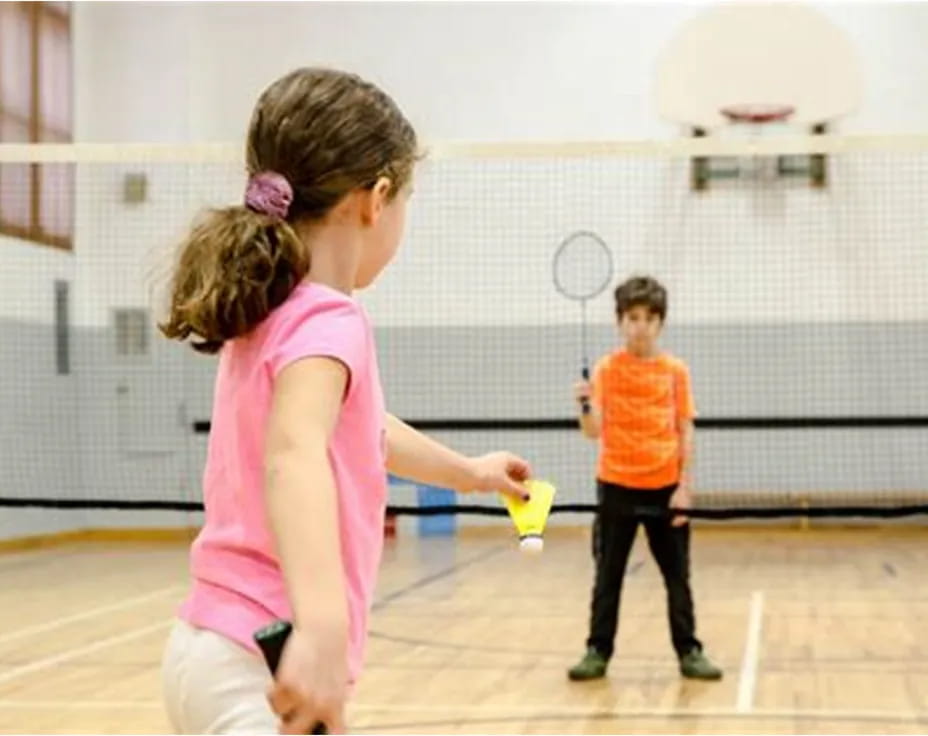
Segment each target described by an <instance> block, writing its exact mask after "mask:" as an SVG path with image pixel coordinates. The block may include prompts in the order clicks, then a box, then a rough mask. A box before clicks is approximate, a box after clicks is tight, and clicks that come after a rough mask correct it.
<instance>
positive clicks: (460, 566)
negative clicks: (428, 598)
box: [371, 545, 509, 611]
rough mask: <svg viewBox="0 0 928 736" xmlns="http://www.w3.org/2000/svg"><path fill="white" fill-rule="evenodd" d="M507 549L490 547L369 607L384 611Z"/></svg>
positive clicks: (404, 587) (414, 582)
mask: <svg viewBox="0 0 928 736" xmlns="http://www.w3.org/2000/svg"><path fill="white" fill-rule="evenodd" d="M508 548H509V546H508V545H501V546H497V547H491V548H490V549H488V550H485V551H483V552H481V553H480V554H479V555H474V556H473V557H469V558H467V559H466V560H461V561H460V562H455V563H454V564H453V565H449V566H448V567H445V568H442V569H441V570H438V571H437V572H434V573H432V574H430V575H426V576H425V577H424V578H419V579H418V580H414V581H413V582H412V583H409V584H408V585H405V586H403V587H402V588H399V589H398V590H394V591H393V592H392V593H387V594H386V595H384V596H383V597H381V598H379V599H378V600H376V601H374V605H373V606H372V607H371V610H373V611H380V610H381V609H384V608H386V607H387V606H389V605H390V604H391V603H393V601H395V600H398V599H400V598H403V597H404V596H406V595H408V594H409V593H413V592H415V591H417V590H419V589H420V588H424V587H425V586H427V585H431V584H432V583H437V582H438V581H439V580H443V579H444V578H447V577H449V576H451V575H453V574H454V573H456V572H459V571H461V570H463V569H464V568H466V567H470V566H472V565H476V564H478V563H480V562H483V561H484V560H487V559H489V558H490V557H495V556H496V555H499V554H502V553H503V552H504V551H506V550H507V549H508Z"/></svg>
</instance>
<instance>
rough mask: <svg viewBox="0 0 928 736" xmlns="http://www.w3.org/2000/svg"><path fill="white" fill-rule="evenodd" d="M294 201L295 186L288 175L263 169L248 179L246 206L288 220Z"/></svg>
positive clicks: (254, 210) (260, 212)
mask: <svg viewBox="0 0 928 736" xmlns="http://www.w3.org/2000/svg"><path fill="white" fill-rule="evenodd" d="M292 202H293V187H291V186H290V182H288V181H287V179H286V177H284V176H281V175H280V174H275V173H274V172H273V171H262V172H261V173H259V174H255V175H254V176H252V177H251V178H250V179H249V180H248V186H247V187H246V189H245V206H246V207H247V208H248V209H250V210H252V211H253V212H257V213H259V214H262V215H267V216H268V217H274V218H277V219H278V220H286V219H287V213H288V212H289V211H290V204H291V203H292Z"/></svg>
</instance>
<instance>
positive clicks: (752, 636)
mask: <svg viewBox="0 0 928 736" xmlns="http://www.w3.org/2000/svg"><path fill="white" fill-rule="evenodd" d="M763 620H764V593H763V591H760V590H755V591H754V592H753V593H752V594H751V607H750V610H749V611H748V635H747V639H746V641H745V643H744V657H743V658H742V660H741V676H740V677H739V679H738V699H737V701H736V702H735V709H736V710H737V711H738V712H739V713H750V712H751V711H752V710H753V708H754V691H755V689H756V688H757V661H758V657H759V655H760V632H761V625H762V623H763Z"/></svg>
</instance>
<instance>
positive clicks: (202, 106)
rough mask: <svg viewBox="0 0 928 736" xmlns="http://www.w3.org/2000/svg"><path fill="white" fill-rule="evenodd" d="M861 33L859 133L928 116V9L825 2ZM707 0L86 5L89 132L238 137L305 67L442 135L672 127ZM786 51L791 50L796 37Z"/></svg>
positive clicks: (648, 132) (83, 42) (84, 85)
mask: <svg viewBox="0 0 928 736" xmlns="http://www.w3.org/2000/svg"><path fill="white" fill-rule="evenodd" d="M819 7H820V9H821V10H822V11H823V12H824V13H825V14H826V15H827V16H829V17H830V18H831V19H832V20H833V21H834V22H835V23H836V24H838V25H839V26H840V27H842V28H843V29H844V30H845V32H846V33H847V34H848V35H849V36H850V38H851V40H852V41H853V42H854V43H856V45H857V48H858V49H859V52H860V54H861V57H862V61H863V67H864V70H865V88H866V106H865V109H863V110H861V111H860V112H859V113H858V114H856V115H854V116H853V118H849V119H848V120H847V121H846V124H845V126H844V127H845V129H847V130H873V131H879V132H890V131H913V130H923V129H924V128H925V127H926V125H928V99H926V98H925V95H924V94H923V90H924V89H925V88H926V84H925V82H928V44H925V43H924V39H925V38H926V35H928V5H926V4H923V3H888V2H880V3H867V4H865V3H849V4H838V3H824V4H821V5H820V6H819ZM699 9H700V5H699V4H698V3H689V4H683V3H679V4H678V3H669V2H660V3H657V2H653V3H597V4H592V3H580V2H565V3H557V4H555V3H540V2H518V3H502V2H501V3H471V2H466V3H390V2H382V3H381V2H377V3H363V2H359V3H323V2H307V3H296V2H294V3H274V2H260V3H257V2H252V3H143V2H133V3H81V4H79V5H78V6H77V13H76V16H77V20H76V25H77V39H76V41H77V42H76V44H75V47H76V54H77V75H78V84H77V90H78V97H77V105H78V109H77V123H78V131H77V132H78V136H79V138H80V139H82V140H97V141H99V140H108V141H171V140H184V139H188V138H189V139H190V140H209V141H216V140H221V141H227V140H234V139H237V138H239V137H241V135H242V133H243V131H244V128H245V126H246V125H247V120H248V116H249V113H250V110H251V106H252V104H253V103H254V100H255V97H256V96H257V94H258V93H259V92H260V90H261V89H262V88H263V87H264V86H265V85H266V84H268V83H269V82H270V81H271V80H273V79H274V78H275V77H277V76H279V75H280V74H282V73H283V72H285V71H287V70H288V69H290V68H292V67H295V66H299V65H306V64H326V65H331V66H336V67H343V68H347V69H350V70H353V71H356V72H359V73H361V74H362V75H364V76H367V77H369V78H371V79H372V80H374V81H376V82H378V83H379V84H381V85H383V86H384V87H385V88H386V89H387V90H388V91H389V92H390V93H391V94H392V95H393V96H394V97H395V98H396V99H397V100H398V102H399V103H400V105H401V106H402V107H403V108H404V109H405V110H406V111H407V113H408V114H409V116H410V117H411V118H412V119H413V121H414V122H415V123H416V124H417V126H418V127H419V129H420V131H421V133H422V135H423V137H425V138H427V139H470V140H475V139H484V140H486V139H493V140H506V139H519V140H525V139H565V138H568V139H589V138H638V137H645V138H647V137H654V136H663V135H667V134H668V133H670V132H672V128H671V127H670V126H668V125H666V124H665V123H663V122H662V121H660V120H658V119H657V117H656V115H655V113H654V109H653V105H652V96H651V81H652V79H651V76H652V69H653V65H654V61H655V59H656V57H657V54H658V53H659V51H660V49H661V48H662V47H663V45H664V44H665V43H667V42H668V40H669V39H670V38H672V36H673V34H674V33H675V32H676V30H677V29H678V28H679V27H680V24H681V23H683V22H684V21H685V20H687V19H688V18H690V17H691V16H692V15H693V14H695V13H697V12H699ZM784 53H787V50H786V49H784Z"/></svg>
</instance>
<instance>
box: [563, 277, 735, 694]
mask: <svg viewBox="0 0 928 736" xmlns="http://www.w3.org/2000/svg"><path fill="white" fill-rule="evenodd" d="M615 307H616V316H617V318H618V323H619V329H620V331H621V333H622V337H623V339H624V346H623V347H621V348H620V349H618V350H616V351H615V352H613V353H611V354H610V355H607V356H605V357H604V358H602V359H601V360H600V361H599V363H598V364H597V365H596V368H595V370H594V372H593V380H592V385H590V384H589V383H586V382H582V383H580V384H578V385H577V386H576V398H577V401H578V403H579V404H580V405H581V406H583V407H584V408H583V412H582V413H581V416H580V428H581V430H582V431H583V434H584V435H585V436H586V437H589V438H590V439H598V440H599V461H598V467H597V481H598V482H597V495H598V496H599V510H598V514H597V518H596V532H597V533H596V537H595V547H596V582H595V585H594V587H593V600H592V606H591V617H590V635H589V638H588V639H587V652H586V654H585V655H584V657H583V659H582V660H581V661H580V662H579V663H578V664H577V665H575V666H574V667H572V668H571V669H570V670H569V672H568V676H569V677H570V679H571V680H592V679H596V678H600V677H604V676H605V674H606V669H607V667H608V664H609V659H610V658H611V657H612V652H613V646H614V640H615V633H616V626H617V623H618V614H619V598H620V595H621V592H622V580H623V578H624V576H625V566H626V564H627V562H628V555H629V552H630V551H631V548H632V543H633V542H634V540H635V534H636V533H637V530H638V524H639V523H641V524H643V525H644V528H645V531H646V532H647V537H648V546H649V547H650V548H651V555H652V556H653V557H654V560H655V561H656V562H657V565H658V567H659V568H660V571H661V574H662V575H663V578H664V585H665V587H666V589H667V608H668V616H669V619H670V633H671V639H672V642H673V647H674V650H675V651H676V653H677V657H678V659H679V662H680V673H681V674H682V675H683V676H684V677H689V678H696V679H705V680H716V679H719V678H720V677H721V676H722V671H721V670H720V669H719V668H718V667H716V666H715V665H714V664H713V663H712V662H711V661H710V660H709V658H708V657H706V655H705V654H704V653H703V651H702V644H701V643H700V641H699V640H698V639H697V638H696V631H695V629H696V625H695V620H694V614H693V598H692V594H691V592H690V584H689V546H690V528H689V522H688V520H687V518H686V517H684V516H675V517H674V518H673V519H672V520H671V519H668V518H666V515H663V514H662V513H661V512H662V511H663V510H665V509H667V508H668V507H673V508H678V509H685V508H689V507H690V505H691V503H692V500H691V495H690V489H689V479H688V472H689V464H690V459H691V457H692V443H693V417H694V416H695V415H696V410H695V406H694V403H693V394H692V389H691V386H690V378H689V370H688V369H687V367H686V364H685V363H684V362H683V361H681V360H679V359H677V358H675V357H673V356H672V355H670V354H668V353H665V352H663V351H661V350H660V348H659V347H658V344H657V338H658V336H659V335H660V332H661V328H662V327H663V325H664V319H665V317H666V316H667V291H666V289H664V287H663V286H661V285H660V284H659V283H658V282H657V281H656V280H654V279H653V278H650V277H635V278H632V279H629V280H628V281H626V282H625V283H624V284H622V285H621V286H619V288H618V289H616V291H615ZM649 512H650V513H649Z"/></svg>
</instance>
